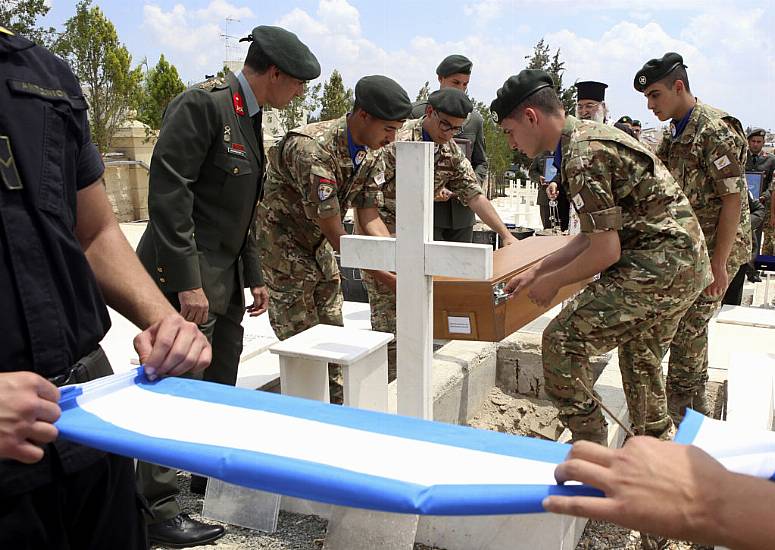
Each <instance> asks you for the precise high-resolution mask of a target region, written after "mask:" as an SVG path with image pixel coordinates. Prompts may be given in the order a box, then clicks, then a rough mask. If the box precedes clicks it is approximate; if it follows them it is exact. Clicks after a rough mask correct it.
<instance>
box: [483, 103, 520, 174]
mask: <svg viewBox="0 0 775 550" xmlns="http://www.w3.org/2000/svg"><path fill="white" fill-rule="evenodd" d="M474 105H475V107H476V110H477V111H479V114H480V115H482V118H483V119H484V128H483V130H484V146H485V150H486V153H487V163H488V168H487V172H488V179H489V181H490V182H492V183H494V187H495V188H498V187H500V186H501V185H502V183H503V174H504V172H506V170H508V169H509V168H510V167H511V164H512V157H513V154H512V153H513V152H512V150H511V146H510V145H509V140H508V138H507V137H506V134H504V133H503V132H501V130H500V129H499V128H498V125H497V124H495V121H494V120H493V119H492V113H491V112H490V108H489V107H488V106H487V105H486V104H484V103H482V102H481V101H474ZM492 183H491V184H492Z"/></svg>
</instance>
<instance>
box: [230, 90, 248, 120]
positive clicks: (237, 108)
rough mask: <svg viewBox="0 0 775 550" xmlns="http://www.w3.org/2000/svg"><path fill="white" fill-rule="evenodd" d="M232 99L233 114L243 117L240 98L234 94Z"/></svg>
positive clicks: (243, 110)
mask: <svg viewBox="0 0 775 550" xmlns="http://www.w3.org/2000/svg"><path fill="white" fill-rule="evenodd" d="M232 99H233V100H234V112H235V113H237V114H238V115H239V116H245V106H244V105H243V104H242V96H241V95H239V94H234V97H233V98H232Z"/></svg>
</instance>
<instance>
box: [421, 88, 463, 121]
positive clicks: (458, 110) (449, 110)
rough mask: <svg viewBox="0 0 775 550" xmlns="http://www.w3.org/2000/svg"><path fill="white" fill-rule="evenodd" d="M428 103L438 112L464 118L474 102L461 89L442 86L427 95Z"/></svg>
mask: <svg viewBox="0 0 775 550" xmlns="http://www.w3.org/2000/svg"><path fill="white" fill-rule="evenodd" d="M428 103H430V104H431V107H433V108H434V109H436V110H437V111H439V112H442V113H444V114H447V115H449V116H454V117H457V118H466V117H467V116H468V113H470V112H471V111H473V110H474V104H473V103H471V100H470V99H468V96H467V95H466V94H465V92H463V91H462V90H458V89H457V88H442V89H440V90H436V91H435V92H433V93H432V94H431V95H429V96H428Z"/></svg>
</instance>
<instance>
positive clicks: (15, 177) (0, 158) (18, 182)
mask: <svg viewBox="0 0 775 550" xmlns="http://www.w3.org/2000/svg"><path fill="white" fill-rule="evenodd" d="M0 177H2V180H3V183H4V184H5V187H6V189H9V190H11V191H16V190H19V189H22V188H23V187H24V186H23V185H22V179H21V178H20V177H19V171H18V170H17V169H16V161H15V160H14V159H13V152H12V151H11V140H10V139H9V138H8V136H0Z"/></svg>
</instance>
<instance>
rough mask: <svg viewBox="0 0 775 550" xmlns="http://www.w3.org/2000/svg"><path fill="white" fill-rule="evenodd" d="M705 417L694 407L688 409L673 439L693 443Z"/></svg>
mask: <svg viewBox="0 0 775 550" xmlns="http://www.w3.org/2000/svg"><path fill="white" fill-rule="evenodd" d="M704 419H705V417H704V416H703V415H701V414H700V413H698V412H697V411H695V410H692V409H686V414H685V415H684V419H683V420H682V421H681V425H680V426H678V433H676V434H675V437H674V438H673V441H675V442H676V443H682V444H684V445H691V444H692V443H693V442H694V439H695V438H696V437H697V434H698V433H699V432H700V426H702V421H703V420H704Z"/></svg>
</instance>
